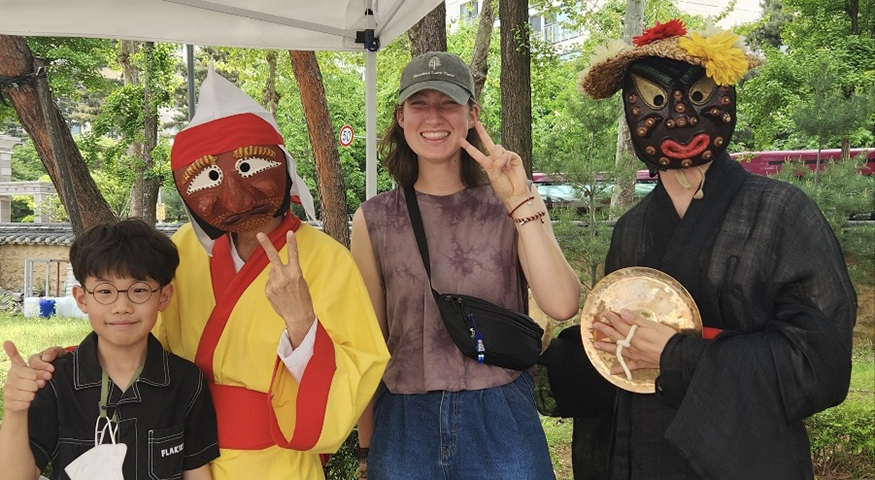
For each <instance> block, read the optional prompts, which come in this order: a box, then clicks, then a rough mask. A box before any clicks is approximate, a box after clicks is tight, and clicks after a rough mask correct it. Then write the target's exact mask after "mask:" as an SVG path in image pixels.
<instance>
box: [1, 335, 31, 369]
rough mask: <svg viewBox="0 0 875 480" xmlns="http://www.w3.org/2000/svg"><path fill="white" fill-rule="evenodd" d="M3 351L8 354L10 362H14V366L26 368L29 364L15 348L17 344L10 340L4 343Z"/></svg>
mask: <svg viewBox="0 0 875 480" xmlns="http://www.w3.org/2000/svg"><path fill="white" fill-rule="evenodd" d="M3 351H4V352H6V356H7V357H9V360H11V361H12V364H13V365H17V366H19V367H26V366H27V363H26V362H25V361H24V359H23V358H21V354H20V353H18V349H17V348H15V344H14V343H12V342H11V341H9V340H6V341H5V342H3Z"/></svg>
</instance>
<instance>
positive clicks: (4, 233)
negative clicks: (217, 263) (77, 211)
mask: <svg viewBox="0 0 875 480" xmlns="http://www.w3.org/2000/svg"><path fill="white" fill-rule="evenodd" d="M181 226H182V224H181V223H159V224H158V225H156V228H157V229H158V230H159V231H161V232H163V233H164V234H166V235H167V236H168V237H169V236H170V235H173V233H174V232H176V230H177V229H178V228H179V227H181ZM71 243H73V229H72V228H71V227H70V224H69V223H0V245H70V244H71Z"/></svg>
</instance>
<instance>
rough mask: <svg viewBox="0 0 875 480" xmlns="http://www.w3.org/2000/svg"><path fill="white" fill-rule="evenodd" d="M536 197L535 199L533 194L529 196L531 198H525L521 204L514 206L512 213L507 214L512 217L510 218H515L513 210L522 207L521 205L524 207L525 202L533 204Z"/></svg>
mask: <svg viewBox="0 0 875 480" xmlns="http://www.w3.org/2000/svg"><path fill="white" fill-rule="evenodd" d="M534 199H535V197H534V195H533V196H531V197H529V198H527V199H525V200H523V201H522V202H520V204H519V205H517V206H515V207H513V210H511V211H510V213H508V214H507V216H508V217H510V218H513V212H515V211H517V209H518V208H520V207H522V206H523V204H526V203H528V204H529V205H531V204H532V200H534Z"/></svg>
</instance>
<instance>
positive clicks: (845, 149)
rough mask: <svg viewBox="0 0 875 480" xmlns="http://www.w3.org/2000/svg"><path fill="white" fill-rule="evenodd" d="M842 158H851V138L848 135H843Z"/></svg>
mask: <svg viewBox="0 0 875 480" xmlns="http://www.w3.org/2000/svg"><path fill="white" fill-rule="evenodd" d="M840 158H841V159H842V160H848V159H849V158H851V139H850V138H848V137H842V154H841V157H840Z"/></svg>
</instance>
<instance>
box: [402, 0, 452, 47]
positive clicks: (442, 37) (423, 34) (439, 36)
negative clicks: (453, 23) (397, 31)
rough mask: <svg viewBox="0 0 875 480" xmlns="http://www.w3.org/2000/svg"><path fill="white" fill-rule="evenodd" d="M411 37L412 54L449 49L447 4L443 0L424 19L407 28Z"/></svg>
mask: <svg viewBox="0 0 875 480" xmlns="http://www.w3.org/2000/svg"><path fill="white" fill-rule="evenodd" d="M407 36H408V38H409V39H410V56H411V57H416V56H419V55H421V54H423V53H425V52H431V51H438V52H446V51H447V5H446V3H444V2H441V3H440V5H438V6H437V7H435V8H434V10H432V11H431V12H429V14H428V15H426V16H424V17H422V20H420V21H419V22H417V23H416V25H414V26H412V27H410V29H409V30H407Z"/></svg>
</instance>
